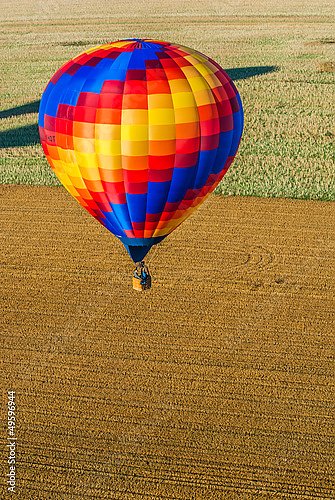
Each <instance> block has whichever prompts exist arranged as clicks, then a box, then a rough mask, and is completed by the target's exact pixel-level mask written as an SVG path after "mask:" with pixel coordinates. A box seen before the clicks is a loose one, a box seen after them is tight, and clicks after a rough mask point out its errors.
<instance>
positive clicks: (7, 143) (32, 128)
mask: <svg viewBox="0 0 335 500" xmlns="http://www.w3.org/2000/svg"><path fill="white" fill-rule="evenodd" d="M278 69H279V68H278V66H247V67H245V68H230V69H225V71H226V72H227V73H228V75H229V76H230V78H231V79H232V80H233V81H238V80H246V79H247V78H252V77H254V76H262V75H266V74H267V73H273V72H274V71H278ZM39 104H40V102H39V101H32V102H28V103H27V104H23V105H21V106H17V107H15V108H10V109H6V110H3V111H0V119H1V118H9V117H11V116H19V115H25V114H29V113H37V112H38V108H39ZM34 144H39V134H38V127H37V124H36V125H25V126H22V127H19V128H15V129H9V130H5V131H2V132H0V149H3V148H15V147H22V146H31V145H34Z"/></svg>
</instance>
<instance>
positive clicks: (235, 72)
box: [225, 66, 279, 81]
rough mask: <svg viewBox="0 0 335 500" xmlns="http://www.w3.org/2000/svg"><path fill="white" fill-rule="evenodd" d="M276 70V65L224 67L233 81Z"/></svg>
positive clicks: (277, 68)
mask: <svg viewBox="0 0 335 500" xmlns="http://www.w3.org/2000/svg"><path fill="white" fill-rule="evenodd" d="M278 70H279V67H278V66H247V67H246V68H231V69H225V71H226V72H227V73H228V75H229V76H230V78H231V79H232V80H233V81H236V80H246V79H247V78H252V77H253V76H262V75H266V74H267V73H273V72H275V71H278Z"/></svg>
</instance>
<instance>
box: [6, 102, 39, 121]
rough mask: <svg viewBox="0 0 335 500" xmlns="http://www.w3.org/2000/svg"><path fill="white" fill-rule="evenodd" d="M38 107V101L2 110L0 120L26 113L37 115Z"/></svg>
mask: <svg viewBox="0 0 335 500" xmlns="http://www.w3.org/2000/svg"><path fill="white" fill-rule="evenodd" d="M39 105H40V101H32V102H27V104H22V106H16V107H15V108H10V109H4V110H3V111H0V118H8V117H10V116H19V115H26V114H28V113H37V112H38V108H39Z"/></svg>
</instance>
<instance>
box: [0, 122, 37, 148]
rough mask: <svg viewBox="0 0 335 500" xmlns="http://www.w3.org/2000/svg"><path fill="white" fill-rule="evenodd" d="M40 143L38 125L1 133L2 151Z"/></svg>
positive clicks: (0, 143)
mask: <svg viewBox="0 0 335 500" xmlns="http://www.w3.org/2000/svg"><path fill="white" fill-rule="evenodd" d="M39 142H40V139H39V134H38V126H37V123H36V124H34V125H25V126H23V127H18V128H14V129H10V130H4V131H2V132H0V149H3V148H16V147H20V146H31V145H33V144H38V143H39Z"/></svg>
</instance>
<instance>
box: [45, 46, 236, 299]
mask: <svg viewBox="0 0 335 500" xmlns="http://www.w3.org/2000/svg"><path fill="white" fill-rule="evenodd" d="M38 123H39V132H40V138H41V143H42V146H43V150H44V152H45V155H46V157H47V160H48V162H49V164H50V166H51V168H52V169H53V171H54V172H55V174H56V175H57V177H58V178H59V180H60V181H61V183H62V184H63V185H64V186H65V188H66V189H67V190H68V191H69V193H70V194H71V195H72V196H74V198H76V200H77V201H78V202H79V203H80V204H81V205H82V206H83V207H84V208H85V209H86V210H87V211H88V212H89V213H90V214H91V215H93V217H95V218H96V219H97V220H98V221H99V222H100V223H101V224H103V226H105V227H106V228H107V229H108V230H109V231H110V232H112V233H113V234H114V235H115V236H116V237H117V238H118V239H119V240H120V241H121V242H122V243H123V245H124V246H125V248H126V249H127V251H128V253H129V255H130V257H131V258H132V259H133V261H134V262H135V263H137V264H138V263H141V265H140V268H138V266H137V277H136V279H137V278H138V279H139V280H141V281H143V280H144V285H145V283H146V278H145V279H144V278H143V276H144V274H143V273H147V275H148V274H149V273H148V270H147V268H146V267H145V266H144V264H143V259H144V257H145V256H146V254H147V253H148V251H149V250H150V248H151V247H152V246H153V245H155V244H157V243H159V242H160V241H162V240H163V239H164V238H165V237H166V236H167V235H169V234H170V233H171V232H172V231H173V230H174V229H176V228H177V227H178V226H179V225H180V224H181V223H182V222H183V221H184V220H185V219H186V218H187V217H188V216H189V215H190V214H191V213H192V212H193V211H194V210H195V209H196V208H197V207H198V206H199V205H200V203H202V202H203V201H204V200H205V198H206V197H207V196H208V195H209V194H210V193H211V192H212V191H213V190H214V189H215V187H216V186H217V185H218V183H219V182H220V181H221V179H222V177H223V176H224V174H225V173H226V172H227V170H228V168H229V166H230V165H231V163H232V161H233V159H234V157H235V155H236V152H237V149H238V146H239V143H240V139H241V135H242V129H243V110H242V103H241V99H240V96H239V94H238V92H237V90H236V87H235V85H234V83H233V82H232V81H231V79H230V78H229V76H228V75H227V73H225V71H224V70H223V69H222V68H221V66H220V65H219V64H218V63H216V62H215V61H214V60H212V59H211V58H209V57H207V56H205V55H204V54H202V53H200V52H198V51H196V50H193V49H190V48H187V47H183V46H181V45H177V44H173V43H168V42H163V41H159V40H151V39H138V38H133V39H126V40H120V41H117V42H112V43H107V44H105V45H101V46H99V47H95V48H92V49H89V50H87V51H86V52H84V53H82V54H80V55H79V56H77V57H75V58H74V59H72V60H71V61H69V62H67V63H66V64H64V65H63V66H62V67H61V68H60V69H59V70H58V71H57V72H56V73H55V74H54V76H53V77H52V78H51V80H50V82H49V83H48V85H47V87H46V89H45V91H44V93H43V96H42V99H41V104H40V109H39V121H38ZM142 285H143V283H141V286H139V287H138V289H144V288H145V286H142Z"/></svg>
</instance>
